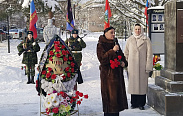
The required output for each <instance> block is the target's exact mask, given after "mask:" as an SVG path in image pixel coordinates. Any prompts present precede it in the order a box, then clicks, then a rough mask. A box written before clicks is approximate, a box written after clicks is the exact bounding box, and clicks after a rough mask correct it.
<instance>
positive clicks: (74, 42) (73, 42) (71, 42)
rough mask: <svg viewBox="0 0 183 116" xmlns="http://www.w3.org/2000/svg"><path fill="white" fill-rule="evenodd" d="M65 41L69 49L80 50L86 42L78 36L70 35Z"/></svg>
mask: <svg viewBox="0 0 183 116" xmlns="http://www.w3.org/2000/svg"><path fill="white" fill-rule="evenodd" d="M79 40H80V41H79ZM65 43H66V44H67V45H68V46H69V48H71V51H81V50H82V48H85V47H86V43H85V42H84V41H83V39H82V38H80V37H79V36H78V37H76V38H73V37H72V36H71V38H69V39H67V40H66V41H65Z"/></svg>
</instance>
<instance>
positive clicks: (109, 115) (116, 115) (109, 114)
mask: <svg viewBox="0 0 183 116" xmlns="http://www.w3.org/2000/svg"><path fill="white" fill-rule="evenodd" d="M104 116H119V112H117V113H105V112H104Z"/></svg>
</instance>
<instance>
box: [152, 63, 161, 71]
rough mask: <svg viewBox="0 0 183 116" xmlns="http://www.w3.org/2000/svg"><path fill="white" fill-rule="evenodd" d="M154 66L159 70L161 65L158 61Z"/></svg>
mask: <svg viewBox="0 0 183 116" xmlns="http://www.w3.org/2000/svg"><path fill="white" fill-rule="evenodd" d="M154 68H155V69H156V70H161V69H162V68H163V66H162V65H161V64H160V63H156V64H155V65H154Z"/></svg>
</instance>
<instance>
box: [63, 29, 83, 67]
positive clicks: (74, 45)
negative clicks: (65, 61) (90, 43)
mask: <svg viewBox="0 0 183 116" xmlns="http://www.w3.org/2000/svg"><path fill="white" fill-rule="evenodd" d="M65 43H66V44H67V45H68V46H69V48H70V49H71V51H72V54H73V56H74V58H75V61H76V63H77V65H78V67H80V65H81V61H82V49H83V48H85V47H86V43H85V42H84V41H83V39H82V38H80V37H79V36H78V30H76V29H73V30H72V36H71V37H70V38H69V39H67V40H66V41H65Z"/></svg>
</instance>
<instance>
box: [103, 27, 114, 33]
mask: <svg viewBox="0 0 183 116" xmlns="http://www.w3.org/2000/svg"><path fill="white" fill-rule="evenodd" d="M111 29H114V30H115V28H114V27H112V26H110V27H108V28H106V29H105V30H104V34H105V33H106V32H108V31H109V30H111Z"/></svg>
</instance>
